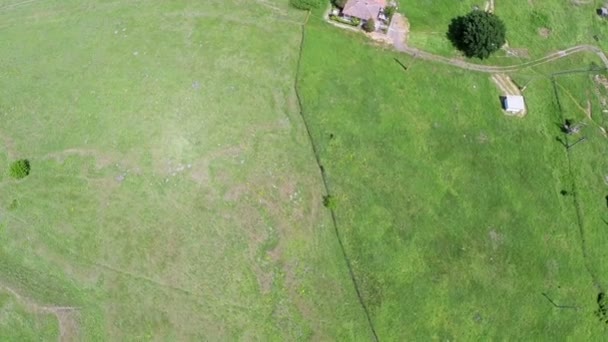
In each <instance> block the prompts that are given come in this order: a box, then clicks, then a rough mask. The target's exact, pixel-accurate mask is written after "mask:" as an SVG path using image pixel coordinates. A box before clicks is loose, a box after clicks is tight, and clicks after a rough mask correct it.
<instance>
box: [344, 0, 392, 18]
mask: <svg viewBox="0 0 608 342" xmlns="http://www.w3.org/2000/svg"><path fill="white" fill-rule="evenodd" d="M384 7H386V0H348V1H347V2H346V5H344V9H343V10H342V13H344V14H346V15H348V16H351V17H355V18H359V19H363V20H367V19H370V18H372V19H376V18H377V17H378V13H380V10H381V9H383V8H384Z"/></svg>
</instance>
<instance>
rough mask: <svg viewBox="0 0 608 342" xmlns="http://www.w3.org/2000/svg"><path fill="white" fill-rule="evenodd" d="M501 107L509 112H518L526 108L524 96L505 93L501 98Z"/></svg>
mask: <svg viewBox="0 0 608 342" xmlns="http://www.w3.org/2000/svg"><path fill="white" fill-rule="evenodd" d="M502 105H503V107H504V109H505V110H506V111H507V112H509V113H513V114H516V113H520V112H523V111H524V110H526V104H525V102H524V97H523V96H521V95H507V96H505V97H504V100H503V104H502Z"/></svg>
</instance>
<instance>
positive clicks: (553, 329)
mask: <svg viewBox="0 0 608 342" xmlns="http://www.w3.org/2000/svg"><path fill="white" fill-rule="evenodd" d="M438 7H441V6H438ZM402 8H407V7H406V6H405V4H403V3H402ZM406 13H407V12H406ZM394 59H399V60H400V61H401V63H403V64H404V65H406V66H408V70H407V72H404V71H403V69H402V68H401V66H400V65H399V64H398V63H396V62H395V60H394ZM591 63H598V61H597V60H595V59H594V56H592V55H589V56H586V55H577V56H574V57H572V58H567V59H564V60H560V61H558V62H556V63H554V64H549V65H543V66H540V67H537V68H534V69H525V70H521V71H520V72H518V73H516V74H514V75H511V76H512V77H513V78H514V79H515V80H516V81H517V82H521V83H528V88H527V89H526V91H525V96H526V100H527V106H528V115H527V116H526V117H525V118H513V117H507V116H505V115H504V114H503V111H502V110H501V109H500V103H499V96H500V95H501V93H499V90H498V89H497V87H496V86H495V85H494V84H493V83H492V81H491V80H490V77H489V76H490V75H488V74H479V73H472V72H468V71H463V70H460V69H457V68H453V67H450V66H444V65H440V64H433V63H428V62H424V61H420V60H413V59H409V58H408V57H407V56H405V55H398V54H396V53H393V52H390V51H388V50H382V49H381V48H379V47H376V46H374V45H373V44H371V43H370V42H369V41H367V40H366V39H365V38H364V37H362V36H361V35H357V34H353V33H349V32H343V31H339V30H336V29H334V28H333V27H330V26H328V25H326V24H323V23H320V22H312V23H309V24H308V26H307V31H306V39H305V44H304V54H303V61H302V67H301V73H300V92H301V96H302V98H303V102H304V106H303V108H304V114H305V116H306V119H307V121H308V122H310V126H311V131H312V134H313V136H314V140H315V142H316V144H317V149H318V150H319V151H321V152H320V155H321V163H322V164H323V166H324V168H325V170H326V173H327V177H328V180H329V186H330V191H331V192H332V195H333V196H334V197H335V206H336V209H335V212H336V217H337V222H338V225H339V227H340V229H341V230H342V231H343V235H344V240H345V245H346V248H347V253H348V255H349V256H350V257H351V259H352V263H353V265H354V268H355V275H356V276H357V278H358V279H359V282H360V284H361V290H362V293H363V297H364V301H365V303H366V304H367V305H368V307H369V309H370V311H371V313H372V314H371V315H372V321H373V323H374V325H375V328H376V330H377V333H378V336H379V337H380V340H427V339H429V338H430V339H436V340H454V339H456V340H480V339H506V340H530V339H534V340H556V339H572V340H597V339H601V336H603V335H602V333H603V331H604V330H605V325H603V324H601V323H600V322H599V321H598V319H597V317H596V316H595V314H594V312H595V311H596V310H597V304H596V299H597V296H598V292H599V291H601V290H602V289H603V288H605V286H606V285H608V278H606V276H605V274H606V272H604V270H605V264H606V263H605V262H604V263H602V260H603V259H602V257H603V256H605V248H604V247H602V246H605V244H603V242H605V241H607V238H608V230H606V226H605V223H602V222H601V219H602V218H605V210H606V202H605V198H604V197H605V196H606V192H607V191H608V187H607V186H606V184H604V174H605V172H607V171H608V169H606V168H605V167H604V166H603V164H604V163H603V162H601V161H598V160H597V159H598V157H599V156H601V155H603V152H602V151H603V150H604V149H605V148H606V143H608V141H606V138H605V137H604V136H602V135H601V134H600V133H599V129H597V127H591V123H589V126H588V128H586V129H589V130H590V131H589V135H588V137H589V139H588V141H586V142H585V143H583V144H581V145H580V146H577V147H576V148H573V149H572V150H571V152H570V153H572V158H573V162H572V165H574V166H573V169H572V172H571V171H570V169H569V162H568V154H567V153H566V150H565V148H564V146H563V145H562V144H561V143H559V142H558V141H556V138H562V139H563V137H562V134H561V133H560V128H559V125H560V122H561V120H562V119H561V117H560V112H559V107H558V104H557V100H556V97H555V94H554V91H553V87H552V82H551V78H550V75H551V74H552V73H554V72H557V71H562V70H570V69H577V68H579V69H580V68H588V67H589V65H591ZM585 80H588V77H587V78H586V79H585ZM591 85H592V84H591V83H582V84H581V83H578V82H574V83H571V84H567V83H565V82H564V84H563V86H564V88H565V89H572V91H580V87H581V86H587V88H586V89H587V90H588V91H591V90H592V89H594V88H593V87H592V86H591ZM579 101H582V98H581V99H579ZM604 115H605V114H604ZM577 117H580V115H579V116H577ZM573 119H574V118H573ZM592 129H593V131H591V130H592ZM585 132H587V131H585ZM584 134H587V133H584ZM575 138H576V137H570V138H569V139H572V140H573V141H574V139H575ZM579 148H580V150H579ZM579 152H580V154H579ZM600 176H601V177H600ZM573 179H575V180H576V184H577V186H576V189H575V190H574V191H576V193H577V195H578V196H577V200H578V202H579V204H580V207H581V210H582V211H583V214H582V215H583V216H584V217H585V220H584V224H583V226H582V230H583V231H584V232H583V233H584V236H585V238H586V246H585V247H584V248H586V254H587V258H585V257H583V252H582V250H581V248H582V243H581V229H579V225H578V219H577V213H576V210H575V205H574V203H573V196H572V195H571V194H572V191H573V189H572V181H573ZM564 189H566V190H567V191H568V193H569V194H570V195H562V194H561V192H562V190H564ZM594 215H596V216H594ZM591 216H593V218H591ZM587 217H589V218H587ZM588 263H592V264H593V265H592V269H591V272H590V271H588V270H587V268H586V265H587V264H588ZM551 301H553V303H554V304H555V305H558V306H565V307H566V308H558V307H556V306H554V305H553V304H552V302H551Z"/></svg>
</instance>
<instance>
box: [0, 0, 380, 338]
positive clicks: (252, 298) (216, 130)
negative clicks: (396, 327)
mask: <svg viewBox="0 0 608 342" xmlns="http://www.w3.org/2000/svg"><path fill="white" fill-rule="evenodd" d="M304 19H305V13H303V12H299V11H295V10H292V9H290V8H288V6H287V3H286V2H285V1H251V2H246V3H245V2H242V1H199V2H192V1H171V2H161V1H137V2H128V3H124V2H115V1H72V0H62V1H52V0H46V1H30V2H11V1H0V22H1V23H2V24H1V25H0V26H1V30H2V31H1V32H0V42H1V43H2V47H3V48H2V52H0V69H1V70H2V72H1V73H0V116H1V118H2V123H1V124H0V138H1V139H0V141H1V142H2V143H1V144H0V151H1V153H0V167H1V168H2V169H6V170H7V169H8V163H9V162H10V161H12V160H15V159H18V158H28V159H29V160H30V161H31V164H32V171H31V174H30V175H29V176H28V177H27V178H25V179H24V180H22V181H14V180H12V179H10V178H9V177H8V175H7V174H3V176H2V179H1V183H0V187H1V189H2V194H3V196H2V197H0V224H1V230H0V241H1V243H0V246H1V251H0V252H1V257H0V286H1V287H4V288H9V289H11V290H12V291H15V292H16V293H18V294H19V295H20V296H22V297H23V298H27V300H29V301H31V302H32V303H34V304H36V305H40V306H49V307H55V306H69V307H73V308H74V310H75V311H76V315H75V316H74V317H75V318H74V320H76V323H74V322H72V323H74V324H77V325H78V329H77V331H76V332H75V333H77V334H79V335H78V336H72V337H73V338H74V339H75V340H149V339H154V340H233V339H242V340H252V339H255V340H268V339H281V340H300V339H319V340H327V339H343V340H350V339H353V338H355V337H361V336H363V337H365V336H366V334H368V330H367V327H366V325H365V318H364V315H363V312H362V311H361V308H360V306H359V304H358V302H357V298H356V296H355V292H354V288H353V286H352V282H351V280H350V278H349V277H348V271H347V268H346V265H345V263H344V260H343V258H342V255H341V252H340V250H339V247H338V244H337V241H336V239H335V234H334V231H333V229H332V228H331V220H330V217H329V214H328V213H327V211H325V210H324V208H323V207H322V203H321V202H322V201H321V199H322V195H323V190H322V189H323V188H322V186H321V179H320V176H319V173H318V168H317V167H316V166H315V163H314V156H313V154H312V152H311V149H310V145H309V143H308V140H307V139H308V138H307V137H306V134H305V130H304V129H303V126H302V121H301V118H300V116H299V110H298V106H297V101H296V97H295V92H294V81H295V76H296V63H297V57H298V48H299V44H300V41H301V27H302V24H303V22H304ZM269 38H271V39H269ZM3 298H4V297H3ZM17 302H18V300H17V299H16V298H12V299H10V298H9V299H6V300H3V302H2V304H1V305H2V310H10V308H11V307H12V306H16V305H18V304H19V303H17ZM21 304H22V305H25V304H23V303H21ZM27 315H29V313H28V312H27V311H24V310H21V309H19V310H17V311H14V312H13V313H12V314H10V315H0V339H3V340H6V339H4V337H7V339H13V340H26V339H28V337H32V339H47V337H48V339H52V338H51V337H50V336H53V335H57V334H58V333H59V331H60V330H61V329H62V327H57V326H56V325H57V323H56V322H55V323H53V322H52V321H51V322H48V319H47V318H48V317H38V316H35V317H34V316H27ZM20 317H22V318H20ZM51 318H52V316H51ZM21 327H23V329H21ZM33 331H35V332H36V333H34V332H33ZM33 336H37V337H36V338H33ZM21 337H23V339H21Z"/></svg>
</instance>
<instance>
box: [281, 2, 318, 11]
mask: <svg viewBox="0 0 608 342" xmlns="http://www.w3.org/2000/svg"><path fill="white" fill-rule="evenodd" d="M322 2H323V0H289V3H290V4H291V6H293V7H295V8H299V9H301V10H307V11H308V10H311V9H313V8H319V6H321V3H322Z"/></svg>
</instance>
